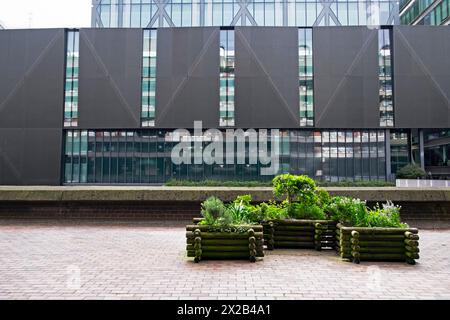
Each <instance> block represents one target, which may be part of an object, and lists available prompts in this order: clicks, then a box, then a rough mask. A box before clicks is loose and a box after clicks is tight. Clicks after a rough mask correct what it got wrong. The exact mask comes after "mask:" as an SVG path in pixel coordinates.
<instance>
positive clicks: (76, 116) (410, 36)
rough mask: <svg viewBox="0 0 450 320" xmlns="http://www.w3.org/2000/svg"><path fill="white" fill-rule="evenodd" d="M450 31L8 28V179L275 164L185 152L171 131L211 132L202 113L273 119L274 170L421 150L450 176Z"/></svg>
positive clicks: (1, 172)
mask: <svg viewBox="0 0 450 320" xmlns="http://www.w3.org/2000/svg"><path fill="white" fill-rule="evenodd" d="M449 40H450V29H449V28H448V27H429V26H415V27H411V26H393V27H392V26H388V27H382V28H378V29H371V28H367V27H357V26H355V27H312V28H296V27H246V26H236V27H224V28H220V27H196V28H190V27H188V28H161V29H140V28H127V29H80V30H68V29H48V30H4V31H0V184H2V185H33V184H34V185H60V184H160V183H164V182H165V181H168V180H171V179H186V180H205V179H223V180H259V179H269V178H271V177H272V176H271V175H261V168H262V167H264V166H265V164H261V163H252V162H251V161H249V160H250V159H251V158H252V150H247V149H246V150H245V151H244V154H242V155H241V156H242V157H243V160H244V161H242V162H239V161H237V162H236V163H232V164H231V163H228V162H227V163H207V162H197V161H196V160H194V159H193V160H192V162H191V163H181V164H177V163H174V161H173V159H172V157H171V156H172V154H173V150H174V147H175V146H176V145H177V144H178V143H179V142H180V139H179V137H178V138H177V135H176V134H175V132H174V130H176V129H186V130H187V131H188V132H190V133H191V134H190V135H189V136H187V135H186V137H185V138H186V139H187V140H185V141H188V142H192V143H193V145H195V143H197V144H198V145H199V146H200V147H201V148H206V147H207V146H208V145H210V144H211V142H212V141H213V140H214V139H213V138H212V137H211V136H208V134H205V133H204V132H203V131H202V132H200V134H198V132H194V131H193V129H194V122H196V121H202V126H203V129H204V130H206V129H217V131H216V133H217V132H218V134H220V135H223V136H225V135H226V134H227V130H231V129H244V130H248V129H254V130H255V131H257V132H259V133H261V132H263V134H264V132H265V131H264V130H266V129H267V130H269V131H270V130H271V129H278V130H279V137H278V138H277V139H278V140H277V142H279V167H278V168H277V172H276V173H282V172H291V173H296V174H308V175H310V176H312V177H314V178H316V179H319V180H326V181H343V180H388V179H391V178H392V177H394V175H395V172H396V170H398V168H400V167H402V166H404V165H406V164H407V163H409V162H416V163H418V164H421V165H422V166H424V167H425V168H426V169H427V170H428V169H429V171H431V170H433V171H434V172H432V173H433V174H435V175H437V176H446V175H448V172H447V170H446V168H445V167H446V165H447V164H448V163H450V161H449V156H450V154H449V150H448V148H447V147H446V144H447V143H448V142H449V141H447V140H448V139H449V136H450V135H449V128H450V113H449V108H450V41H449ZM269 131H268V132H269ZM250 134H251V133H250V131H247V135H250ZM269 136H270V134H269ZM271 139H273V138H271ZM236 143H237V142H236ZM425 147H426V148H428V150H432V151H431V152H427V153H425V151H424V150H425ZM194 148H195V147H194ZM194 153H195V151H194ZM192 157H193V158H194V156H192Z"/></svg>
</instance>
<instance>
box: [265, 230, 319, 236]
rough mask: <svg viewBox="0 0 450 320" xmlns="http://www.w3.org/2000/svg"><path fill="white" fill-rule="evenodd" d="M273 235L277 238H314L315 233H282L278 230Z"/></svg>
mask: <svg viewBox="0 0 450 320" xmlns="http://www.w3.org/2000/svg"><path fill="white" fill-rule="evenodd" d="M273 235H274V236H275V235H277V236H285V237H314V232H308V231H284V230H283V231H280V230H277V231H275V232H274V233H273Z"/></svg>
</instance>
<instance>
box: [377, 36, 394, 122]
mask: <svg viewBox="0 0 450 320" xmlns="http://www.w3.org/2000/svg"><path fill="white" fill-rule="evenodd" d="M391 36H392V32H391V29H390V28H382V29H380V30H378V50H379V55H378V56H379V83H380V126H381V127H393V126H394V99H393V90H392V86H393V77H392V69H393V68H392V50H391Z"/></svg>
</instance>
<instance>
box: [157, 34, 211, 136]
mask: <svg viewBox="0 0 450 320" xmlns="http://www.w3.org/2000/svg"><path fill="white" fill-rule="evenodd" d="M219 36H220V33H219V28H171V29H159V30H158V44H157V67H156V75H157V76H156V127H158V128H192V127H193V125H194V121H203V126H204V127H210V128H216V127H218V125H219V69H220V59H219V53H220V52H219V39H220V38H219Z"/></svg>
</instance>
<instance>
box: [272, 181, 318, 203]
mask: <svg viewBox="0 0 450 320" xmlns="http://www.w3.org/2000/svg"><path fill="white" fill-rule="evenodd" d="M273 188H274V191H273V193H274V194H275V195H276V196H277V197H286V200H287V202H288V204H289V205H291V204H292V202H294V201H296V200H299V201H301V202H304V203H311V202H314V201H315V200H316V198H317V195H316V193H315V192H316V188H317V187H316V183H315V181H314V180H313V179H311V178H310V177H308V176H296V175H292V174H282V175H279V176H277V177H275V178H274V179H273Z"/></svg>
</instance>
